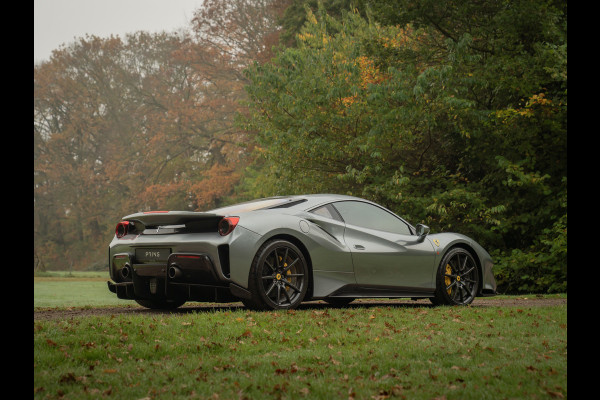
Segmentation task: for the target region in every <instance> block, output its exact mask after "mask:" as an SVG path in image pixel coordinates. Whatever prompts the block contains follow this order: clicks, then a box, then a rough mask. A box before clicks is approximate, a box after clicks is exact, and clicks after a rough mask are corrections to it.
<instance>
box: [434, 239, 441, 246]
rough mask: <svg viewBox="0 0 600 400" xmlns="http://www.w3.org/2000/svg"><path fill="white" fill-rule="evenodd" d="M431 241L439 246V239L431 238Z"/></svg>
mask: <svg viewBox="0 0 600 400" xmlns="http://www.w3.org/2000/svg"><path fill="white" fill-rule="evenodd" d="M433 243H435V245H436V246H437V247H440V241H439V240H438V239H433Z"/></svg>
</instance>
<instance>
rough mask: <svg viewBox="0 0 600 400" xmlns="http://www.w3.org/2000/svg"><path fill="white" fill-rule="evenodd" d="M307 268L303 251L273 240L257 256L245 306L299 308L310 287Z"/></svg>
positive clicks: (283, 241) (290, 244)
mask: <svg viewBox="0 0 600 400" xmlns="http://www.w3.org/2000/svg"><path fill="white" fill-rule="evenodd" d="M308 278H309V277H308V266H307V263H306V259H305V258H304V255H303V254H302V251H300V249H299V248H298V247H296V245H294V244H293V243H291V242H288V241H287V240H279V239H276V240H272V241H269V242H267V243H265V244H264V245H262V246H261V248H260V249H259V250H258V252H257V253H256V256H255V257H254V260H253V262H252V267H251V268H250V276H249V282H248V288H249V289H250V293H252V298H251V299H250V300H249V301H248V300H247V301H245V302H244V304H245V305H246V306H248V307H249V308H256V309H271V310H275V309H289V308H296V307H297V306H298V305H299V304H300V303H301V302H302V300H303V299H304V296H305V295H306V290H307V288H308Z"/></svg>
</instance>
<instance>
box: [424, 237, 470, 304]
mask: <svg viewBox="0 0 600 400" xmlns="http://www.w3.org/2000/svg"><path fill="white" fill-rule="evenodd" d="M478 290H479V270H478V269H477V264H476V262H475V260H474V259H473V256H472V255H471V253H469V252H468V251H467V250H465V249H463V248H460V247H456V248H454V249H451V250H450V251H449V252H448V253H447V254H446V255H445V256H444V258H443V259H442V262H441V263H440V266H439V267H438V271H437V274H436V289H435V297H433V298H432V299H431V302H432V303H433V304H435V305H440V304H444V305H469V304H471V303H472V302H473V300H474V299H475V296H476V295H477V291H478Z"/></svg>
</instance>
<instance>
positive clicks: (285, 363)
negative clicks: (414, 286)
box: [34, 277, 567, 400]
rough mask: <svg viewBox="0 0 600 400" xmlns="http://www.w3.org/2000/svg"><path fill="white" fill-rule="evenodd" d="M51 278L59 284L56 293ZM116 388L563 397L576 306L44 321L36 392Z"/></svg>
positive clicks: (240, 395) (42, 298)
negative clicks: (570, 312) (572, 312)
mask: <svg viewBox="0 0 600 400" xmlns="http://www.w3.org/2000/svg"><path fill="white" fill-rule="evenodd" d="M50 278H53V277H50ZM50 278H40V279H42V280H39V279H38V278H36V279H37V280H38V281H37V282H35V283H36V284H37V285H38V286H36V288H37V289H36V290H37V293H36V297H37V298H38V303H39V304H50V303H52V304H56V305H59V306H60V307H65V306H68V305H73V304H77V305H83V304H93V302H97V303H98V304H106V305H110V304H111V303H110V302H111V301H114V300H115V299H116V296H114V294H113V293H110V292H109V291H108V289H107V288H106V283H105V281H102V280H98V279H97V278H94V277H91V278H90V279H91V281H90V282H87V283H89V284H90V285H91V286H89V287H87V288H85V287H84V286H81V285H80V283H85V281H79V280H76V279H75V280H72V281H69V280H67V279H61V280H58V281H52V280H43V279H50ZM59 278H61V277H59ZM94 279H96V280H94ZM51 284H58V285H57V286H55V287H54V291H58V292H61V293H60V296H58V294H56V296H57V297H56V298H55V299H54V300H53V301H52V302H51V301H50V300H49V298H48V296H49V295H48V293H52V292H53V290H49V288H51V287H53V286H52V285H51ZM92 284H93V285H92ZM96 284H97V285H99V286H98V288H95V286H94V285H96ZM44 287H45V288H44ZM95 290H98V292H95ZM73 294H75V295H77V296H81V297H84V298H86V300H81V299H69V296H70V295H73ZM96 296H98V298H97V299H94V298H95V297H96ZM533 296H535V295H533ZM533 296H532V297H533ZM506 297H509V296H506ZM518 297H527V296H518ZM564 297H566V295H564ZM61 299H62V301H66V303H62V304H61V303H60V301H59V300H61ZM119 302H123V304H134V303H132V302H127V301H121V300H119ZM105 396H108V397H112V398H123V399H144V398H148V399H171V398H175V399H179V398H181V399H187V398H201V399H217V398H218V399H244V398H246V399H352V398H354V399H369V400H370V399H376V400H382V399H386V398H390V399H396V398H399V399H402V398H405V399H435V398H438V399H444V398H445V399H447V400H450V399H504V398H506V399H510V398H519V399H521V398H527V399H544V398H562V397H566V396H567V307H566V305H561V306H553V307H528V308H526V307H523V308H520V307H453V308H452V307H431V306H422V305H414V304H408V305H407V304H404V305H400V304H399V305H385V306H381V305H367V304H364V305H359V306H351V307H348V308H323V307H320V306H313V307H310V306H309V307H303V308H302V309H299V310H293V311H278V312H254V311H248V310H246V309H244V308H227V307H214V308H211V307H208V308H192V309H189V310H187V311H184V312H179V313H173V314H171V313H142V314H134V315H112V316H93V317H76V318H69V319H62V320H49V321H34V397H35V398H36V399H46V398H48V399H54V398H65V399H80V398H83V399H85V398H98V397H105Z"/></svg>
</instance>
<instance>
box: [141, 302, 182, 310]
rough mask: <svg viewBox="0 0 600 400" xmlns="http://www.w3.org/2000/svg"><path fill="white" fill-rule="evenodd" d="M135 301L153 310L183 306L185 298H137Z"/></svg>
mask: <svg viewBox="0 0 600 400" xmlns="http://www.w3.org/2000/svg"><path fill="white" fill-rule="evenodd" d="M135 302H136V303H138V304H139V305H140V306H143V307H146V308H151V309H153V310H174V309H176V308H177V307H180V306H182V305H183V304H184V303H185V300H136V301H135Z"/></svg>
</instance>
